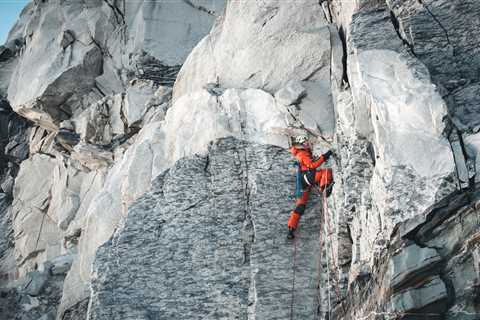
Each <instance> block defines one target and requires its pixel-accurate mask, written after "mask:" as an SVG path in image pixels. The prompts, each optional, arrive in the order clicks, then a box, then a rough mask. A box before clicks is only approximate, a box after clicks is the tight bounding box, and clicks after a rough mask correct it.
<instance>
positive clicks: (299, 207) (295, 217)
mask: <svg viewBox="0 0 480 320" xmlns="http://www.w3.org/2000/svg"><path fill="white" fill-rule="evenodd" d="M309 194H310V190H306V191H304V192H303V194H302V196H301V197H300V198H298V199H297V202H296V207H295V209H294V210H293V211H292V213H291V214H290V219H288V229H289V233H288V236H289V238H293V231H294V230H295V229H297V227H298V222H299V221H300V217H301V216H302V214H303V213H304V212H305V208H306V205H307V202H308V197H309Z"/></svg>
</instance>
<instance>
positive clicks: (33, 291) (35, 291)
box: [22, 271, 48, 296]
mask: <svg viewBox="0 0 480 320" xmlns="http://www.w3.org/2000/svg"><path fill="white" fill-rule="evenodd" d="M47 280H48V274H47V273H43V272H39V271H33V272H29V273H27V275H26V277H25V280H24V284H23V285H22V291H24V292H25V293H27V294H28V295H30V296H38V295H39V294H40V293H41V291H42V289H43V288H44V287H45V284H46V283H47Z"/></svg>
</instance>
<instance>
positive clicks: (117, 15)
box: [104, 0, 125, 25]
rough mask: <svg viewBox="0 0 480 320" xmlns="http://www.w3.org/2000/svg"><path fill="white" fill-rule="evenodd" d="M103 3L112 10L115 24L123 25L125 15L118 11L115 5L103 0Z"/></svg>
mask: <svg viewBox="0 0 480 320" xmlns="http://www.w3.org/2000/svg"><path fill="white" fill-rule="evenodd" d="M114 1H115V0H114ZM104 2H105V3H106V4H107V5H108V6H109V7H110V9H112V11H113V13H114V14H115V19H116V20H117V23H118V24H122V25H123V24H125V15H124V14H123V12H122V10H120V9H119V8H118V7H117V6H116V5H114V4H112V3H110V2H108V0H104ZM119 16H120V18H119Z"/></svg>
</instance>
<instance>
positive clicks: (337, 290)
mask: <svg viewBox="0 0 480 320" xmlns="http://www.w3.org/2000/svg"><path fill="white" fill-rule="evenodd" d="M321 192H322V191H321ZM322 193H323V201H322V202H323V215H324V221H325V224H326V227H328V236H329V239H330V251H331V257H332V267H333V275H334V277H333V280H334V284H335V293H336V295H337V300H338V303H340V304H341V305H342V309H343V312H344V314H346V310H345V305H344V304H343V302H342V301H341V294H340V280H339V278H338V273H337V270H338V267H337V265H336V261H337V258H336V256H335V250H334V249H333V238H332V235H333V228H332V225H331V223H330V219H329V213H328V205H327V193H326V191H325V190H324V191H323V192H322ZM327 247H328V244H327ZM327 250H328V248H327ZM325 255H326V256H328V253H327V252H325ZM327 259H328V258H327ZM327 268H329V266H327ZM330 270H331V269H328V270H327V274H330ZM327 290H328V296H329V297H330V285H328V288H327ZM330 308H331V307H330V306H329V310H328V312H329V313H330V312H331V309H330Z"/></svg>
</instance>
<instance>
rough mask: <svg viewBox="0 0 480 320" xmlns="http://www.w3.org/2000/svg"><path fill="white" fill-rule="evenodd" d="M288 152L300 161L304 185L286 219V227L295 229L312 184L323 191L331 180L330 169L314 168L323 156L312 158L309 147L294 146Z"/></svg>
mask: <svg viewBox="0 0 480 320" xmlns="http://www.w3.org/2000/svg"><path fill="white" fill-rule="evenodd" d="M290 152H291V153H292V154H293V155H294V156H295V158H297V160H298V162H299V163H300V171H301V172H302V179H303V181H302V182H303V183H304V186H305V191H304V192H303V194H302V196H301V197H300V198H298V199H297V200H296V207H295V209H294V210H293V211H292V213H291V214H290V219H288V228H290V229H296V228H297V227H298V222H299V220H300V217H301V216H302V214H303V213H304V212H305V208H306V205H307V202H308V197H309V194H310V189H311V188H312V186H314V185H319V187H320V190H321V191H323V190H324V189H325V188H326V187H327V186H328V185H329V184H331V183H332V182H333V174H332V169H330V168H328V169H320V170H316V169H317V168H318V167H319V166H321V165H322V163H324V162H325V158H324V157H323V156H321V157H320V158H319V159H318V160H315V161H314V160H313V159H312V151H311V150H310V149H307V148H306V149H303V148H297V147H295V146H293V147H291V148H290Z"/></svg>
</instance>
